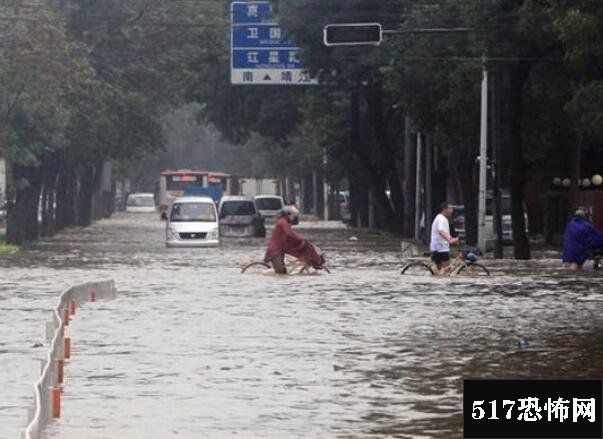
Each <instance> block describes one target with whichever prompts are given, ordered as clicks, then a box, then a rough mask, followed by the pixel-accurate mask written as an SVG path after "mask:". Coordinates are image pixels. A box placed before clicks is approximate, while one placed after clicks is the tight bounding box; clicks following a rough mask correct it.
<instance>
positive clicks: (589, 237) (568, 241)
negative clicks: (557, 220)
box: [563, 209, 603, 270]
mask: <svg viewBox="0 0 603 439" xmlns="http://www.w3.org/2000/svg"><path fill="white" fill-rule="evenodd" d="M597 251H601V252H603V233H601V232H599V231H598V230H597V229H596V228H595V227H594V226H593V225H592V224H591V223H590V222H589V221H588V219H587V217H586V213H585V211H584V209H578V210H576V213H575V214H574V216H573V217H572V219H571V221H570V222H569V223H568V225H567V227H566V228H565V234H564V237H563V262H565V263H567V264H569V268H570V270H579V269H581V268H582V265H583V264H584V262H585V261H586V260H587V259H588V257H589V256H590V255H591V254H592V253H593V252H597Z"/></svg>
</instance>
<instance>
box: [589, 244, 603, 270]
mask: <svg viewBox="0 0 603 439" xmlns="http://www.w3.org/2000/svg"><path fill="white" fill-rule="evenodd" d="M590 259H592V260H593V270H595V271H601V270H603V262H602V261H601V260H602V259H603V249H601V250H597V251H594V252H593V253H592V254H591V255H590Z"/></svg>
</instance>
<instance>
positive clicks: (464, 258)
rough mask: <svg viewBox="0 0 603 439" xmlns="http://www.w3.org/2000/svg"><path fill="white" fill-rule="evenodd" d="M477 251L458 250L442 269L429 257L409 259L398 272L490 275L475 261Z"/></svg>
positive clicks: (435, 274)
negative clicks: (419, 259) (454, 256)
mask: <svg viewBox="0 0 603 439" xmlns="http://www.w3.org/2000/svg"><path fill="white" fill-rule="evenodd" d="M477 260H478V258H477V252H475V251H473V250H468V251H460V252H459V254H458V255H457V256H456V258H454V259H453V260H452V261H450V265H448V267H446V268H444V269H443V270H441V271H440V270H438V267H437V265H436V264H435V262H433V261H432V260H431V259H427V260H422V261H417V260H414V261H409V262H407V263H405V264H404V266H403V267H402V269H401V271H400V274H407V275H413V276H451V275H464V276H490V270H488V269H487V268H486V266H485V265H482V264H480V263H478V262H477Z"/></svg>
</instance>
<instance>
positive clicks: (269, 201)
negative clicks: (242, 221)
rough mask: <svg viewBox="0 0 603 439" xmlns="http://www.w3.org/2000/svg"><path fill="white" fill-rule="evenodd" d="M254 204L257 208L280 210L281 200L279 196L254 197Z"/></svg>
mask: <svg viewBox="0 0 603 439" xmlns="http://www.w3.org/2000/svg"><path fill="white" fill-rule="evenodd" d="M255 204H256V206H258V209H259V210H280V209H282V208H283V202H282V201H281V199H280V198H256V199H255Z"/></svg>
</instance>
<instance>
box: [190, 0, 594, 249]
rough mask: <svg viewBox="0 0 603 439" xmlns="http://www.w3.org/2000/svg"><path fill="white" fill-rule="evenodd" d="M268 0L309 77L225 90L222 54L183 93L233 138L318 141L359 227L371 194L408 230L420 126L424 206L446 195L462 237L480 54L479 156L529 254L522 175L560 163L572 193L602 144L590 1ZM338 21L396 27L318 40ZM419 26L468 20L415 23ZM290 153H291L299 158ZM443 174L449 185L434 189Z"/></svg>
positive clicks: (381, 219)
mask: <svg viewBox="0 0 603 439" xmlns="http://www.w3.org/2000/svg"><path fill="white" fill-rule="evenodd" d="M274 5H275V10H276V12H277V16H278V18H279V20H280V22H281V23H282V25H283V27H284V28H285V30H286V32H287V34H288V35H289V36H290V37H291V38H292V39H293V40H294V41H295V42H296V43H297V44H298V45H300V46H301V47H302V49H303V50H302V59H303V60H304V62H305V63H306V65H308V66H309V67H310V69H311V71H312V72H313V73H314V74H315V75H317V76H318V77H319V78H320V79H321V82H322V84H323V85H322V86H319V87H314V88H307V89H304V90H300V89H291V88H289V89H284V88H272V89H267V88H264V89H261V90H258V89H257V88H256V89H252V88H249V87H247V88H246V87H233V86H231V85H230V84H229V83H228V76H227V75H226V74H225V72H226V71H227V69H228V66H227V64H226V61H227V60H224V61H225V63H224V64H223V65H222V66H220V67H218V66H217V65H214V66H213V68H218V69H219V73H215V72H214V76H213V78H215V81H212V84H211V87H209V88H208V87H207V86H205V85H206V84H204V81H206V78H207V72H203V74H201V75H199V76H197V81H196V82H193V85H192V96H193V98H194V99H196V100H198V101H199V102H204V103H207V106H206V107H205V108H204V115H205V116H206V117H207V118H208V119H209V120H211V121H212V122H213V123H215V124H216V125H217V126H218V127H219V128H220V130H221V131H222V132H223V133H224V134H225V135H226V136H228V137H229V138H230V139H233V140H236V141H239V142H240V141H244V140H246V139H248V138H249V136H250V135H251V134H252V133H259V134H260V135H261V136H263V137H265V138H267V139H270V140H271V141H272V144H271V146H270V148H272V149H273V150H278V149H287V148H290V147H291V146H293V145H295V144H296V143H298V142H300V140H301V142H302V143H303V142H304V141H305V142H306V144H307V145H308V146H309V148H308V149H309V151H311V154H312V156H314V157H316V155H317V154H316V151H325V152H326V154H327V163H328V165H327V166H328V168H329V169H328V170H327V175H329V176H331V178H332V179H333V181H337V179H338V178H340V177H347V179H348V180H349V185H350V189H351V199H352V203H353V205H352V216H353V222H354V223H355V224H358V225H367V224H368V210H369V208H368V206H369V203H371V204H373V205H374V208H375V210H376V213H377V223H378V224H379V225H380V226H381V227H385V228H387V229H389V230H391V231H394V232H397V233H401V234H403V235H405V236H409V237H410V236H412V230H413V228H414V222H415V207H414V206H415V204H414V201H415V200H414V197H415V187H414V184H415V183H414V178H415V169H414V167H415V166H416V157H414V156H413V154H414V140H413V138H414V133H416V132H420V133H422V138H423V139H424V140H425V144H426V145H427V147H428V150H429V151H430V152H431V157H430V162H431V163H432V164H433V166H432V171H431V177H432V180H433V181H434V182H435V184H434V188H433V193H430V197H428V199H430V200H431V203H430V204H431V206H430V207H432V208H433V206H435V205H437V204H438V202H440V201H442V200H443V199H445V197H446V195H447V193H451V192H452V193H454V192H456V193H458V194H459V197H458V198H459V199H458V200H457V201H458V202H460V203H463V204H464V205H465V214H466V225H467V232H468V240H469V242H475V241H476V238H477V236H476V235H477V175H476V167H475V159H476V158H477V156H478V154H479V153H478V146H479V122H480V117H479V109H480V82H481V78H482V68H483V65H484V62H485V65H486V67H487V69H488V71H489V73H490V78H491V82H490V85H491V89H492V93H491V96H490V98H491V99H490V100H491V108H490V112H491V115H492V116H491V120H490V122H491V127H492V129H491V132H490V144H491V148H493V152H496V156H497V157H498V160H497V163H495V164H493V166H495V167H496V169H497V170H498V171H499V172H498V174H499V175H500V176H501V183H502V185H503V186H505V187H508V188H509V189H510V193H511V199H512V217H513V237H514V248H515V256H516V257H517V258H529V257H530V248H529V241H528V238H527V236H526V225H525V220H524V206H525V203H524V201H525V200H524V189H525V187H526V183H528V180H530V182H531V183H534V182H538V183H541V182H542V181H543V180H545V181H550V180H547V179H548V178H549V177H551V178H552V176H555V175H568V174H569V173H570V172H571V174H572V177H573V178H572V182H573V185H574V188H573V190H574V191H575V190H576V188H577V181H578V177H580V172H581V169H583V168H584V167H583V166H581V163H580V156H581V152H583V151H590V153H589V154H590V157H593V158H594V160H595V162H596V163H598V166H602V167H603V160H602V159H601V154H597V152H601V151H602V143H603V136H602V134H603V118H602V116H603V93H602V86H603V76H602V75H603V70H602V65H601V60H602V59H603V57H602V55H603V46H602V45H601V44H600V41H602V40H601V29H603V4H602V3H601V2H598V1H593V0H578V1H571V2H570V1H552V0H551V1H546V0H545V1H542V0H482V1H474V0H461V1H455V2H450V1H444V0H442V1H429V2H426V1H415V0H383V1H379V2H375V1H370V0H342V1H338V2H325V1H322V0H295V1H293V0H279V1H275V2H274ZM345 22H380V23H382V24H383V25H384V27H385V28H387V29H391V30H402V31H404V32H403V33H401V34H399V35H395V36H391V37H388V38H387V40H386V41H385V43H384V44H382V45H381V46H379V47H366V46H363V47H336V48H328V47H325V46H324V45H323V42H322V29H323V26H324V25H326V24H328V23H345ZM426 28H430V29H433V28H441V29H446V28H448V29H450V28H466V29H469V31H466V32H449V33H424V32H420V31H417V30H420V29H426ZM413 30H415V32H413ZM318 156H320V154H318ZM298 157H299V159H300V162H301V163H304V162H303V158H305V155H303V154H302V155H300V156H298ZM312 163H313V164H314V165H316V160H314V161H312ZM305 164H307V163H305ZM589 165H591V166H592V165H594V163H592V162H591V163H589ZM301 168H302V169H296V170H293V172H297V173H298V174H301V175H299V176H300V178H303V174H304V173H307V171H309V170H311V169H310V168H306V167H304V166H302V167H301ZM449 181H450V182H452V186H453V187H452V188H451V190H450V191H447V188H446V186H447V182H449ZM386 190H389V193H390V196H389V197H388V196H386ZM539 201H540V202H541V201H542V200H539ZM432 211H433V210H432ZM528 214H529V215H530V216H532V215H533V216H534V218H533V221H531V225H533V227H531V230H532V231H533V232H536V233H538V232H541V231H542V230H541V226H540V224H541V223H542V221H538V219H541V217H542V209H540V211H539V210H538V209H535V210H533V211H530V212H528ZM538 216H539V217H540V218H536V217H538Z"/></svg>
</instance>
